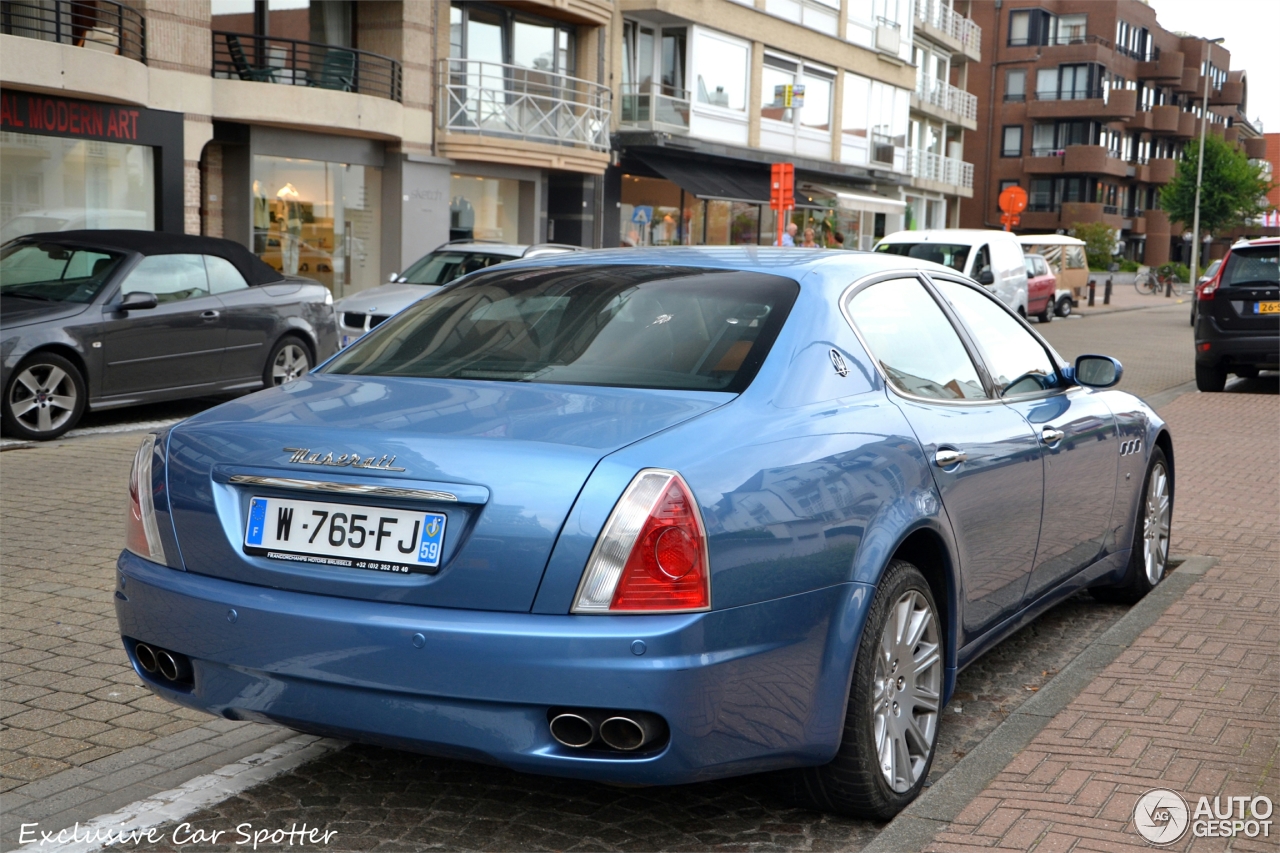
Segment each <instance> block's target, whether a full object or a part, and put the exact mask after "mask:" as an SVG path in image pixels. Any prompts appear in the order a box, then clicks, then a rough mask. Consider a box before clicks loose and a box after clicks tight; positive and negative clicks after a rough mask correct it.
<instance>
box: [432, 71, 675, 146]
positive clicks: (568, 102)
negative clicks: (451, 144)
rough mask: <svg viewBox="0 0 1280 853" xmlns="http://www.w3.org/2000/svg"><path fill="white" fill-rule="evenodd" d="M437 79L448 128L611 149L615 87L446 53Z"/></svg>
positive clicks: (442, 121) (440, 106)
mask: <svg viewBox="0 0 1280 853" xmlns="http://www.w3.org/2000/svg"><path fill="white" fill-rule="evenodd" d="M437 79H438V80H439V86H440V97H439V99H438V101H437V104H438V115H439V117H440V127H441V128H442V129H443V130H445V131H448V132H450V133H474V134H478V135H483V136H500V137H506V138H510V139H525V140H529V141H531V142H544V143H549V144H552V145H571V146H577V147H582V148H590V149H592V150H593V151H608V150H609V119H610V116H611V114H612V93H611V92H610V91H609V89H608V88H607V87H605V86H602V85H600V84H599V83H592V82H591V81H590V80H580V79H578V78H577V77H569V76H567V75H564V74H556V73H554V72H551V71H543V70H540V69H535V68H525V67H523V66H519V65H504V64H501V63H497V62H484V61H481V60H477V59H442V60H440V65H439V69H438V71H437ZM650 107H651V110H652V109H653V108H654V107H656V105H654V104H652V103H651V104H650Z"/></svg>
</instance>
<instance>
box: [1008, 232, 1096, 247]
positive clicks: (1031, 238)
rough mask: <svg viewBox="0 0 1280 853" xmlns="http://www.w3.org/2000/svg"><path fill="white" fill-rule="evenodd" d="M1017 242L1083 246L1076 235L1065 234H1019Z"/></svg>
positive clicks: (1036, 244) (1034, 244) (1031, 244)
mask: <svg viewBox="0 0 1280 853" xmlns="http://www.w3.org/2000/svg"><path fill="white" fill-rule="evenodd" d="M1018 242H1019V243H1021V244H1022V245H1024V246H1083V245H1084V241H1083V240H1081V239H1080V238H1078V237H1068V236H1067V235H1065V234H1019V235H1018Z"/></svg>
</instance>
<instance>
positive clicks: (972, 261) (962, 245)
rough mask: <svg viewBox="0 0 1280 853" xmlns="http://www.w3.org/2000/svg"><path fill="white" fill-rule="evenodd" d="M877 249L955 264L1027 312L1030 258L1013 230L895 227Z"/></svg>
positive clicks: (1011, 303)
mask: <svg viewBox="0 0 1280 853" xmlns="http://www.w3.org/2000/svg"><path fill="white" fill-rule="evenodd" d="M875 251H877V252H888V253H889V254H893V255H906V256H907V257H911V258H919V259H920V260H923V261H932V262H934V263H937V264H942V265H943V266H948V267H951V268H952V269H954V270H955V271H956V272H959V273H962V274H964V275H967V276H969V278H971V279H973V280H974V281H976V282H978V284H981V285H983V286H984V287H987V288H988V289H989V290H991V291H992V292H993V293H994V294H995V295H996V296H998V297H1000V299H1001V300H1002V301H1003V302H1004V303H1005V304H1006V305H1008V306H1009V307H1010V308H1012V309H1013V310H1015V311H1017V312H1018V313H1019V314H1021V315H1022V316H1023V317H1026V316H1027V262H1026V259H1025V257H1024V256H1023V254H1022V244H1021V243H1019V242H1018V238H1017V237H1016V236H1015V235H1014V234H1013V233H1012V232H1010V231H982V230H979V229H972V228H944V229H938V230H929V231H895V232H894V233H892V234H890V235H888V236H887V237H885V238H883V239H882V240H880V242H879V243H877V244H876V248H875Z"/></svg>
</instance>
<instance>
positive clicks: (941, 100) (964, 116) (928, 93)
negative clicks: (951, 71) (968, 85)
mask: <svg viewBox="0 0 1280 853" xmlns="http://www.w3.org/2000/svg"><path fill="white" fill-rule="evenodd" d="M916 97H917V98H918V99H919V103H920V106H921V108H922V109H924V110H925V111H929V110H928V107H936V108H937V109H939V110H946V111H947V112H950V113H954V114H955V115H957V116H959V117H960V119H961V120H962V122H964V121H967V122H970V124H968V125H966V126H967V127H968V128H969V130H974V129H975V128H976V127H977V120H978V99H977V97H976V96H974V95H971V94H969V93H968V92H966V91H965V90H964V89H961V88H959V87H958V86H952V85H951V84H950V83H948V82H947V81H946V80H939V79H938V78H936V77H930V76H929V75H927V74H920V75H917V77H916Z"/></svg>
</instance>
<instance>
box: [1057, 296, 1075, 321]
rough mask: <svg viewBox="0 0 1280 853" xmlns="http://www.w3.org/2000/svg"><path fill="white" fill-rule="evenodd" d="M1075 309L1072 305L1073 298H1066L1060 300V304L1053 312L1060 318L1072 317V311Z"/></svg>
mask: <svg viewBox="0 0 1280 853" xmlns="http://www.w3.org/2000/svg"><path fill="white" fill-rule="evenodd" d="M1074 307H1075V306H1073V305H1072V304H1071V297H1070V296H1064V297H1062V298H1061V299H1059V300H1058V303H1057V304H1056V305H1054V306H1053V311H1054V313H1055V314H1057V315H1058V316H1059V317H1070V316H1071V309H1072V308H1074Z"/></svg>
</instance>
